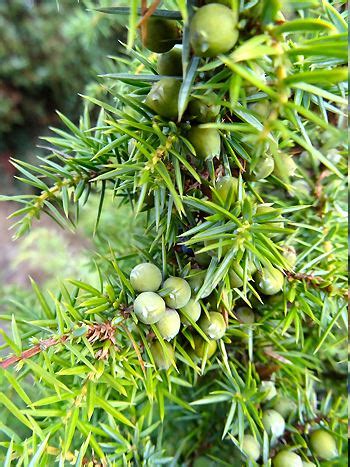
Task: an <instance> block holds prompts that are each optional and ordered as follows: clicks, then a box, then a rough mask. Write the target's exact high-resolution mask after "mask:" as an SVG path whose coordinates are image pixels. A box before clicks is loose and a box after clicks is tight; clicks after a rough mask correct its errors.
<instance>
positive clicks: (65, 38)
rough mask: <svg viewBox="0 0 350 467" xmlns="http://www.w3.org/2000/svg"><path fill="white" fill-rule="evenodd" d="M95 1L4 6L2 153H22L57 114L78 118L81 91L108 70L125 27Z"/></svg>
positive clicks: (18, 0) (11, 1)
mask: <svg viewBox="0 0 350 467" xmlns="http://www.w3.org/2000/svg"><path fill="white" fill-rule="evenodd" d="M92 6H93V2H91V1H89V0H87V1H84V2H81V3H80V5H78V4H76V3H75V2H67V1H64V2H55V1H48V2H47V1H45V2H42V1H34V2H31V1H23V0H6V1H2V2H1V3H0V28H1V31H2V32H1V36H0V56H1V63H0V152H1V151H4V150H6V149H7V150H12V151H14V150H22V149H23V148H25V145H26V144H28V143H29V142H30V138H31V136H32V134H34V135H37V133H36V132H37V131H40V130H39V129H40V128H43V127H44V126H47V125H48V124H52V123H56V124H57V119H56V116H55V110H56V109H57V108H59V109H60V110H61V111H63V112H66V113H68V114H69V115H71V116H72V117H73V116H74V118H75V117H76V115H77V114H78V113H79V96H78V92H83V91H84V87H85V86H88V85H90V92H94V93H96V92H97V90H98V86H96V74H97V73H99V72H101V70H103V69H105V68H106V66H108V61H107V59H106V55H107V54H111V53H112V52H115V51H116V46H117V42H118V38H121V37H118V36H120V34H121V28H120V26H118V24H117V23H114V24H113V23H112V21H110V18H108V17H106V15H102V14H100V13H98V12H87V11H86V8H92Z"/></svg>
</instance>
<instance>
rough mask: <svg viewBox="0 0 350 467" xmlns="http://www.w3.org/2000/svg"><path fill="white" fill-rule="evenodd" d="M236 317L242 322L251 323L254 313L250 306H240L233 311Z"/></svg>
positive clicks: (253, 320) (253, 319)
mask: <svg viewBox="0 0 350 467" xmlns="http://www.w3.org/2000/svg"><path fill="white" fill-rule="evenodd" d="M235 315H236V316H237V319H238V320H239V321H240V322H241V323H243V324H253V323H254V322H255V315H254V312H253V310H252V309H251V308H248V307H247V306H242V307H240V308H238V309H237V311H236V312H235Z"/></svg>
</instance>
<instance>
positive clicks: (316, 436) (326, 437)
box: [310, 430, 338, 460]
mask: <svg viewBox="0 0 350 467" xmlns="http://www.w3.org/2000/svg"><path fill="white" fill-rule="evenodd" d="M310 443H311V447H312V450H313V452H314V454H316V456H317V457H320V458H321V459H325V460H330V459H333V458H334V457H337V455H338V450H337V445H336V442H335V439H334V438H333V436H332V435H330V434H329V433H328V432H327V431H325V430H316V431H314V432H313V433H311V436H310Z"/></svg>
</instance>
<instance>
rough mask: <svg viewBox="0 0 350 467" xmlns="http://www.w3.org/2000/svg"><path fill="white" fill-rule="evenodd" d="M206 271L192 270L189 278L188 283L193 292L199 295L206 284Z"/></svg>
mask: <svg viewBox="0 0 350 467" xmlns="http://www.w3.org/2000/svg"><path fill="white" fill-rule="evenodd" d="M205 276H206V271H201V270H200V269H192V270H191V272H190V275H189V276H188V278H187V281H188V283H189V284H190V286H191V289H192V290H193V292H195V293H197V292H198V291H199V289H200V288H201V287H202V285H203V283H204V279H205Z"/></svg>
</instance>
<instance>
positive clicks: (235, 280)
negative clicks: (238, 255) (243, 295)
mask: <svg viewBox="0 0 350 467" xmlns="http://www.w3.org/2000/svg"><path fill="white" fill-rule="evenodd" d="M236 271H237V272H239V273H240V276H241V277H243V274H244V271H243V268H242V267H241V266H240V264H239V263H237V262H233V263H232V264H231V267H230V269H229V270H228V275H229V278H230V285H231V287H232V288H233V289H238V288H239V287H242V286H243V279H241V277H240V276H239V275H238V274H237V272H236Z"/></svg>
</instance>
